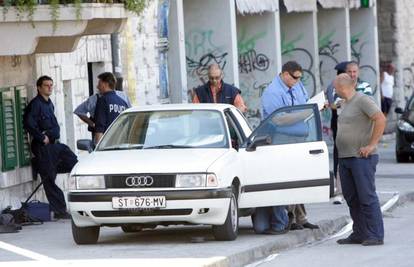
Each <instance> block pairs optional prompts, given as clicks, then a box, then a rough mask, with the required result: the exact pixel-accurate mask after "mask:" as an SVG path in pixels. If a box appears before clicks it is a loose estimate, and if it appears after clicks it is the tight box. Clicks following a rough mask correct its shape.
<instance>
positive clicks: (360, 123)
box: [334, 73, 386, 246]
mask: <svg viewBox="0 0 414 267" xmlns="http://www.w3.org/2000/svg"><path fill="white" fill-rule="evenodd" d="M334 86H335V89H336V93H337V94H338V95H339V96H340V97H341V98H342V99H344V103H343V104H342V112H341V114H340V115H339V117H338V134H337V137H336V146H337V147H338V157H339V175H340V177H341V179H340V180H341V185H342V192H343V195H344V198H345V200H346V202H347V204H348V207H349V211H350V214H351V218H352V220H353V221H354V224H353V229H352V230H353V232H352V234H351V235H350V236H348V237H347V238H344V239H339V240H337V243H338V244H341V245H344V244H362V245H363V246H374V245H382V244H384V225H383V220H382V213H381V208H380V204H379V201H378V196H377V194H376V192H375V170H376V165H377V164H378V154H377V149H376V147H377V144H378V142H379V140H380V138H381V136H382V134H383V132H384V128H385V123H386V119H385V117H384V115H383V113H382V112H381V109H380V108H379V107H378V106H377V104H376V103H375V102H374V100H373V98H372V97H370V96H367V95H365V94H363V93H361V92H357V91H356V88H355V80H354V79H352V77H350V76H349V75H348V74H346V73H344V74H340V75H338V76H337V77H336V79H335V81H334Z"/></svg>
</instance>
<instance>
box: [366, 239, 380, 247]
mask: <svg viewBox="0 0 414 267" xmlns="http://www.w3.org/2000/svg"><path fill="white" fill-rule="evenodd" d="M361 245H363V246H381V245H384V240H381V239H367V240H364V241H362V243H361Z"/></svg>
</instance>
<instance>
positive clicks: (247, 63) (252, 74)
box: [237, 27, 274, 128]
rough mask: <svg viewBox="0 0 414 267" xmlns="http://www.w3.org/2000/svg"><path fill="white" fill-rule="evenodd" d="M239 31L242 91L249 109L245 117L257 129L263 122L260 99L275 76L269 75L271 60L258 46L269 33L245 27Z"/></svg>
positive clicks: (239, 64)
mask: <svg viewBox="0 0 414 267" xmlns="http://www.w3.org/2000/svg"><path fill="white" fill-rule="evenodd" d="M237 30H238V32H237V36H238V40H237V49H238V54H239V58H238V66H239V74H240V90H241V92H242V96H243V99H244V100H245V102H246V105H247V107H248V110H247V113H246V114H245V115H246V117H247V119H248V120H249V122H250V124H251V125H252V126H253V127H254V128H256V127H257V126H258V125H259V124H260V121H261V112H260V109H261V103H260V98H261V96H262V93H263V90H264V89H265V88H266V87H267V85H268V84H269V81H268V80H269V78H268V77H269V76H270V77H271V76H272V75H274V74H270V75H269V74H268V73H267V71H268V70H269V67H270V59H269V57H268V56H267V55H266V54H265V53H264V52H263V51H261V50H260V48H259V47H258V45H257V44H258V43H259V42H262V41H263V40H264V38H265V37H266V35H267V32H266V31H262V32H259V33H257V32H248V30H247V29H246V28H245V27H239V28H238V29H237Z"/></svg>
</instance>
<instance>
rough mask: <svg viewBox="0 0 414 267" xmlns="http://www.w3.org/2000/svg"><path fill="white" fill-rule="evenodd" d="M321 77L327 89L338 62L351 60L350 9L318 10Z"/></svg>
mask: <svg viewBox="0 0 414 267" xmlns="http://www.w3.org/2000/svg"><path fill="white" fill-rule="evenodd" d="M317 15H318V48H319V79H320V85H321V88H322V90H325V89H326V88H327V86H328V85H329V84H330V83H331V81H332V79H333V78H334V77H335V76H336V70H335V69H334V68H335V66H336V64H338V63H339V62H342V61H346V60H350V55H351V52H350V51H351V47H350V33H349V18H348V9H345V8H341V9H319V10H318V14H317Z"/></svg>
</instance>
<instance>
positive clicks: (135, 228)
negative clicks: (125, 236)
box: [121, 225, 144, 233]
mask: <svg viewBox="0 0 414 267" xmlns="http://www.w3.org/2000/svg"><path fill="white" fill-rule="evenodd" d="M121 228H122V231H124V233H137V232H141V231H142V229H143V228H144V227H142V226H141V225H122V226H121Z"/></svg>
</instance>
